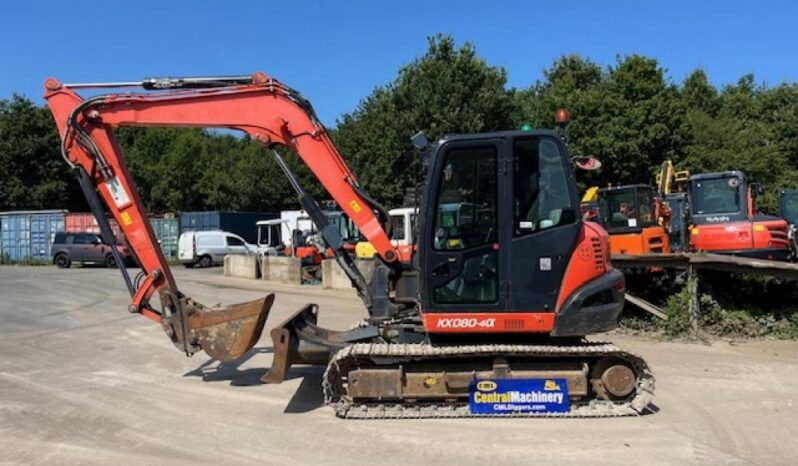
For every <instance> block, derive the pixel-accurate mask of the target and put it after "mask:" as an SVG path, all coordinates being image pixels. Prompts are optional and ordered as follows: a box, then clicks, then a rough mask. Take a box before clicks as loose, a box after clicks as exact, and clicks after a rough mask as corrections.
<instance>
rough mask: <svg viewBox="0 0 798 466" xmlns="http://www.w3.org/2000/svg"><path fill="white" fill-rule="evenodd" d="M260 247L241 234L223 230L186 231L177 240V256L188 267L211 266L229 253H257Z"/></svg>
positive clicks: (218, 262)
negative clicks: (245, 239)
mask: <svg viewBox="0 0 798 466" xmlns="http://www.w3.org/2000/svg"><path fill="white" fill-rule="evenodd" d="M257 252H258V248H257V247H256V246H254V245H252V244H249V243H247V242H246V241H244V239H243V238H241V237H240V236H238V235H236V234H233V233H228V232H226V231H221V230H212V231H186V232H184V233H182V234H181V235H180V238H179V239H178V241H177V258H178V260H180V263H182V264H183V265H185V266H186V267H188V268H191V267H194V266H195V265H199V266H200V267H210V266H212V265H214V264H221V263H222V262H224V256H226V255H228V254H250V253H252V254H255V253H257Z"/></svg>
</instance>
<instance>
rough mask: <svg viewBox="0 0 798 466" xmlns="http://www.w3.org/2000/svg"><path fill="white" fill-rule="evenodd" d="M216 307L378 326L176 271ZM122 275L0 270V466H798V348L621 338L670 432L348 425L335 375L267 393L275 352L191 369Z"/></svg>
mask: <svg viewBox="0 0 798 466" xmlns="http://www.w3.org/2000/svg"><path fill="white" fill-rule="evenodd" d="M176 275H177V279H178V283H179V284H180V286H181V289H182V290H183V291H184V292H185V293H186V294H188V295H189V296H192V297H194V298H195V299H197V300H198V301H200V302H202V303H204V304H207V305H211V304H215V303H216V302H220V301H221V302H224V303H233V302H240V301H244V300H249V299H254V298H256V297H258V296H261V295H262V294H263V293H265V292H268V291H274V292H276V293H277V300H276V302H275V306H274V309H273V311H272V315H271V316H270V318H269V322H268V323H267V328H268V327H271V326H273V325H276V324H277V323H279V322H280V321H281V320H282V319H283V318H284V317H285V316H286V315H287V314H288V313H290V312H292V311H293V310H295V309H297V308H298V307H299V306H301V305H303V304H305V303H307V302H316V303H318V304H319V305H320V306H321V319H320V321H321V322H320V323H321V324H323V325H326V326H330V327H334V328H345V327H347V326H348V325H349V324H350V323H351V322H353V321H354V320H356V319H358V318H360V317H362V316H363V310H362V307H361V305H360V302H359V301H358V300H357V298H356V297H355V296H354V294H353V293H348V292H332V291H323V290H319V289H316V288H311V287H295V286H286V285H274V284H269V283H264V282H260V281H254V280H245V279H231V278H225V277H223V276H222V275H221V270H220V269H210V270H183V269H182V268H181V269H179V270H176ZM126 302H127V296H126V291H125V289H124V286H123V284H122V281H121V279H120V277H119V275H118V273H117V272H116V271H113V270H106V269H92V268H85V269H80V268H78V269H70V270H58V269H55V268H52V267H13V266H11V267H0V463H2V464H19V463H26V464H31V463H37V464H42V463H47V464H54V463H57V464H107V463H111V462H114V463H122V464H133V463H135V464H142V463H143V462H147V463H149V464H183V463H201V464H204V463H209V464H210V463H215V464H218V463H225V464H248V463H261V464H263V463H266V464H367V463H380V464H419V463H421V464H439V463H441V462H444V463H445V464H458V465H469V464H477V465H485V464H530V463H532V462H536V463H540V464H548V465H552V464H581V465H584V464H631V463H637V464H762V465H765V464H767V465H771V464H795V461H796V458H798V441H796V439H798V343H797V342H779V341H756V342H745V343H740V344H737V345H731V344H729V343H727V342H717V343H714V344H712V345H711V346H706V345H701V344H686V343H669V342H660V341H655V340H652V339H647V338H640V337H626V336H623V337H622V336H617V335H609V336H604V337H605V338H608V339H612V340H613V341H615V342H616V343H618V344H619V345H621V346H623V347H626V348H628V349H630V350H632V351H634V352H636V353H638V354H641V355H643V356H644V357H645V358H646V359H647V360H648V361H649V364H650V365H651V366H652V368H653V369H654V371H655V373H656V376H657V392H656V398H655V403H656V407H655V408H656V410H657V412H656V413H655V414H650V415H646V416H641V417H633V418H621V419H564V420H558V419H455V420H397V421H344V420H340V419H337V418H336V417H335V416H334V415H333V412H332V409H331V408H330V407H327V406H324V405H323V404H322V400H321V390H320V383H321V369H316V368H295V369H293V370H292V372H291V373H290V380H288V381H286V382H285V383H283V384H282V385H273V386H267V385H259V384H258V383H257V382H258V379H259V377H260V376H261V374H263V373H264V372H265V370H266V368H268V367H269V364H270V360H271V354H270V351H271V348H270V343H271V342H270V341H269V339H268V336H267V335H268V334H267V333H266V334H264V337H263V339H262V340H261V341H260V343H259V344H258V346H257V347H256V349H255V350H253V352H252V353H251V355H250V356H249V357H248V358H247V359H246V360H245V361H244V362H243V363H242V364H240V365H238V366H235V365H219V364H217V363H215V362H213V361H209V360H208V358H207V357H205V356H203V355H197V356H195V357H193V358H186V357H184V356H183V355H181V354H180V352H179V351H177V350H176V349H175V348H174V347H173V346H172V345H171V343H170V342H169V340H168V339H167V338H166V336H165V335H164V334H163V331H162V330H161V329H160V327H159V326H158V325H155V324H153V323H152V322H150V321H148V320H147V319H144V318H141V317H139V316H133V315H129V314H128V313H127V312H126Z"/></svg>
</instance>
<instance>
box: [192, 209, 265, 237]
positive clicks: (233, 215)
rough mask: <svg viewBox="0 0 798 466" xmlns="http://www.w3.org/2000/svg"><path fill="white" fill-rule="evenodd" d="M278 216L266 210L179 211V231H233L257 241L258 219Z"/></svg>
mask: <svg viewBox="0 0 798 466" xmlns="http://www.w3.org/2000/svg"><path fill="white" fill-rule="evenodd" d="M275 218H280V214H272V213H266V212H220V211H218V210H214V211H207V212H180V233H183V232H185V231H208V230H224V231H229V232H230V233H235V234H237V235H238V236H240V237H242V238H244V240H246V241H247V242H248V243H252V244H255V243H256V242H257V241H258V228H257V227H256V226H255V223H256V222H258V221H260V220H272V219H275Z"/></svg>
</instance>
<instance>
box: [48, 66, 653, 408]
mask: <svg viewBox="0 0 798 466" xmlns="http://www.w3.org/2000/svg"><path fill="white" fill-rule="evenodd" d="M108 87H110V88H118V87H141V88H144V89H145V90H151V91H155V93H153V94H136V93H120V94H107V95H99V96H95V97H91V98H89V99H85V100H84V99H83V98H82V97H80V96H79V95H78V94H76V93H75V90H76V89H81V88H108ZM45 91H46V94H45V98H46V99H47V100H48V103H49V105H50V108H51V110H52V113H53V116H54V118H55V121H56V124H57V125H58V128H59V132H60V134H61V137H62V153H63V156H64V159H65V160H66V161H67V163H68V164H69V165H70V166H71V167H72V168H73V170H74V171H75V173H76V175H77V176H78V179H79V181H80V185H81V188H82V190H83V192H84V194H85V196H86V198H87V200H88V202H89V205H90V207H91V209H92V212H93V213H94V215H95V217H96V218H97V220H98V223H99V224H100V228H101V231H102V233H103V237H104V238H105V240H106V241H108V242H110V241H113V238H112V233H111V229H110V226H109V225H108V221H107V218H106V215H105V209H107V210H108V212H109V213H110V214H111V215H112V216H113V217H114V218H115V219H116V220H117V222H118V223H119V225H120V228H121V229H122V231H123V233H124V235H125V241H126V242H127V243H128V245H129V248H130V249H131V251H132V252H133V253H134V255H135V258H136V260H137V262H138V263H139V264H140V265H141V272H140V273H139V275H138V276H137V277H136V278H135V280H131V278H130V276H129V275H128V272H127V270H126V269H125V268H124V266H122V267H120V270H121V272H122V275H123V277H124V279H125V282H126V284H127V287H128V290H129V291H130V294H131V303H130V306H129V308H128V310H129V311H130V312H131V313H138V314H141V315H142V316H144V317H147V318H149V319H152V320H154V321H156V322H158V323H160V325H161V326H162V327H163V329H164V331H165V332H166V334H167V336H168V337H169V338H170V339H171V340H172V342H173V343H174V344H175V346H176V347H178V348H179V349H180V350H181V351H183V352H184V353H185V354H186V355H189V356H190V355H192V354H194V353H196V352H198V351H200V350H202V351H205V353H207V354H208V355H209V356H210V357H211V358H213V359H216V360H219V361H232V360H235V359H238V358H240V357H241V356H243V355H244V354H246V353H247V352H248V351H249V350H251V349H252V348H253V347H254V345H255V344H257V342H258V340H259V339H260V336H261V333H262V331H263V328H264V325H265V322H266V320H267V317H268V314H269V310H270V309H271V306H272V304H273V302H274V299H275V297H274V295H272V294H269V295H267V296H265V297H264V298H262V299H258V300H254V301H250V302H247V303H242V304H236V305H231V306H217V307H212V308H209V307H205V306H203V305H201V304H199V303H197V302H195V301H193V300H192V299H190V298H188V297H186V296H185V295H184V294H183V293H181V292H180V291H179V290H178V288H177V286H176V283H175V280H174V277H173V276H172V274H171V272H170V270H169V266H168V264H167V262H166V260H165V259H164V257H163V254H162V253H161V250H160V248H159V247H158V242H157V239H156V238H155V234H154V232H153V230H152V228H151V226H150V224H149V221H147V216H146V210H145V209H144V206H143V203H142V201H141V199H140V197H139V195H138V193H137V191H136V188H135V184H134V182H133V179H132V176H131V174H130V172H129V170H128V167H127V165H126V163H125V160H124V157H123V156H122V154H121V150H120V148H119V147H118V144H117V143H116V140H115V138H114V135H113V130H114V129H115V128H118V127H121V126H142V127H147V126H182V127H216V128H227V129H233V130H240V131H243V132H246V133H247V134H249V135H250V136H251V137H252V138H253V139H254V140H256V141H259V142H261V143H262V144H264V145H265V146H266V147H268V148H269V149H272V150H271V151H270V152H271V155H272V156H273V157H274V160H275V162H276V163H277V165H278V166H279V167H280V169H281V170H282V171H283V173H284V175H285V176H286V177H287V179H288V181H289V183H290V184H291V186H292V187H293V189H294V190H295V192H296V194H297V199H298V201H299V203H300V204H301V205H302V207H303V208H304V209H305V210H306V211H307V213H308V215H309V217H310V218H311V220H313V221H314V223H315V224H316V226H317V228H318V230H319V231H320V232H321V234H322V236H323V238H324V241H325V243H326V244H327V245H329V246H330V248H331V249H332V251H333V252H334V255H335V259H336V262H337V263H338V265H339V266H340V267H341V268H342V269H343V270H344V272H345V273H346V275H347V276H348V277H349V279H350V281H351V283H352V286H353V288H355V290H356V291H357V293H358V296H359V297H360V298H361V300H362V301H363V304H364V305H365V307H366V309H367V311H368V318H366V319H365V320H364V321H363V322H359V323H358V324H356V325H354V326H353V327H352V328H350V329H349V330H345V331H333V330H329V329H325V328H322V327H320V326H318V324H317V322H318V308H317V306H316V305H314V304H308V305H306V306H305V307H303V308H302V309H300V310H298V311H297V312H296V313H295V314H294V315H292V316H290V317H289V318H288V319H286V320H285V321H284V322H283V323H282V324H280V325H279V326H277V327H275V328H274V329H272V330H271V338H272V341H273V347H274V358H273V362H272V366H271V368H270V370H269V371H268V373H266V374H265V375H264V376H263V378H262V382H264V383H280V382H282V381H283V380H284V379H285V378H286V374H287V372H288V371H289V370H290V368H291V366H292V365H297V364H299V365H316V366H325V367H326V369H325V371H324V378H323V387H322V389H323V391H324V396H325V399H326V400H327V402H328V403H330V404H332V405H333V406H334V407H335V411H336V413H337V415H338V416H341V417H345V418H399V417H453V416H457V417H459V416H468V415H475V412H474V411H473V409H472V407H473V406H472V404H473V403H474V402H476V401H475V400H476V397H477V395H475V391H474V387H475V386H477V387H479V386H480V384H483V386H486V385H484V383H483V382H486V381H487V382H489V383H488V385H492V384H495V383H496V382H501V381H507V380H509V381H529V380H531V381H537V382H541V381H545V383H546V387H548V386H549V384H551V386H552V387H556V390H555V389H554V388H552V390H554V391H555V392H556V393H549V394H546V395H545V396H547V397H555V398H556V396H559V397H560V399H559V400H558V401H559V402H562V401H563V399H562V398H566V397H567V401H569V403H568V404H566V405H564V406H565V407H566V408H567V409H566V410H565V411H558V412H548V411H545V412H544V411H536V410H534V409H533V410H515V409H514V408H513V409H510V410H505V411H503V414H501V415H510V416H538V415H542V416H622V415H631V414H640V413H643V412H645V410H646V409H647V407H648V405H649V402H650V401H651V399H652V396H653V390H654V378H653V375H652V373H651V371H650V370H649V368H648V366H647V365H646V363H645V362H644V361H643V360H642V359H641V358H640V357H638V356H636V355H633V354H631V353H628V352H626V351H623V350H621V349H619V348H617V347H616V346H614V345H612V344H610V343H597V342H591V341H588V340H586V339H585V338H584V337H585V335H590V334H596V333H600V332H603V331H606V330H609V329H611V328H614V327H615V325H616V323H617V317H618V314H619V312H620V310H621V306H622V304H623V293H624V288H625V285H624V280H623V275H622V274H621V273H620V272H618V271H617V270H614V269H613V268H612V265H611V264H610V262H609V242H608V237H607V233H606V232H605V231H604V230H602V229H601V227H600V226H598V225H596V224H592V223H589V222H582V221H581V220H580V219H579V218H578V216H577V215H576V212H577V210H578V205H579V203H578V199H579V198H578V194H577V190H576V182H575V178H574V175H573V169H572V167H571V163H572V160H571V158H570V156H569V155H568V151H567V148H566V145H565V141H564V140H563V139H562V137H561V136H560V135H559V134H557V133H555V132H553V131H546V130H536V131H515V132H496V133H485V134H475V135H457V136H447V137H446V138H444V139H442V140H441V141H439V142H438V143H437V144H436V145H435V147H434V149H431V150H428V149H427V148H426V147H421V146H419V147H418V148H419V149H420V150H421V151H422V154H424V156H423V158H424V165H425V166H426V167H428V168H427V181H426V183H425V185H424V189H423V193H422V194H421V196H420V198H421V202H422V203H421V205H420V206H419V208H418V209H417V211H418V212H419V220H418V234H417V235H414V236H416V237H417V238H418V242H417V244H416V245H415V246H414V247H412V248H411V249H410V253H409V255H407V254H399V252H398V250H397V248H396V247H395V246H394V245H393V244H392V243H391V239H390V227H389V225H388V224H387V220H388V218H389V217H388V215H387V213H386V211H385V209H384V208H383V207H382V206H381V205H380V204H379V203H378V202H377V201H376V200H374V199H373V198H371V197H370V196H369V195H368V193H366V191H365V190H364V189H363V188H362V187H361V186H360V185H359V184H358V182H357V180H356V177H355V175H354V173H352V171H351V170H350V169H349V167H348V166H347V164H346V162H345V161H344V160H343V158H342V157H341V155H340V154H339V153H338V151H337V149H336V148H335V145H334V144H333V142H332V140H331V139H330V138H329V136H328V134H327V132H326V130H325V128H324V127H323V125H322V124H321V123H320V121H319V120H318V118H317V117H316V114H315V112H314V111H313V108H312V107H311V105H310V103H309V102H308V101H307V100H306V99H304V97H302V96H301V94H299V93H298V92H297V91H295V90H293V89H291V88H289V87H288V86H285V85H284V84H282V83H280V82H279V81H276V80H273V79H271V78H269V77H268V76H266V75H265V74H263V73H255V74H254V75H252V76H251V77H247V76H232V77H207V78H159V79H148V80H144V81H141V82H132V83H88V84H72V85H70V84H66V85H65V84H62V83H60V82H59V81H57V80H55V79H48V80H47V82H46V83H45ZM413 140H414V144H415V143H416V142H418V141H422V140H423V141H426V140H425V138H423V137H418V135H416V136H414V138H413ZM423 145H424V144H422V146H423ZM275 146H282V147H286V148H289V149H291V150H292V151H293V152H295V153H296V154H298V155H299V157H300V158H301V159H302V161H303V162H304V163H305V164H306V165H307V166H308V167H309V168H310V170H311V172H312V173H313V174H314V175H315V176H316V178H317V179H318V180H319V181H320V183H321V184H322V185H323V186H324V188H325V189H326V190H327V192H328V193H329V194H330V195H331V197H332V198H333V199H335V201H336V202H337V203H338V205H339V206H341V208H342V210H343V212H344V214H346V215H347V217H348V218H349V219H351V220H352V222H353V223H354V224H355V225H357V227H358V229H359V230H360V231H361V232H362V233H363V235H364V236H365V237H366V239H367V240H368V241H369V242H370V243H371V244H372V245H373V246H374V248H375V250H376V252H377V257H376V258H375V261H376V262H375V263H376V266H375V271H374V274H373V276H372V277H371V279H370V280H366V279H365V278H364V276H363V275H362V274H361V272H360V271H359V270H358V268H357V267H356V266H355V264H354V262H353V260H352V258H351V257H350V255H349V254H348V252H347V251H346V250H345V248H344V246H343V241H342V240H341V237H340V235H339V234H338V232H337V230H336V229H335V228H334V227H333V226H332V225H330V224H329V222H328V221H327V219H326V217H325V216H324V214H323V213H322V211H321V209H320V207H319V205H318V203H316V201H315V200H314V199H313V197H312V196H310V194H308V193H307V192H306V191H305V190H304V189H303V188H302V186H300V184H299V182H298V179H297V177H296V176H295V174H294V173H293V172H292V171H291V169H290V168H289V166H288V164H287V163H286V162H285V160H284V159H283V156H282V154H280V153H279V152H278V151H277V150H274V148H275ZM595 166H598V164H596V165H595ZM117 262H118V263H120V264H121V263H122V262H121V261H117ZM155 296H157V297H158V298H159V299H160V304H161V305H160V306H157V305H156V303H155V302H154V300H153V298H154V297H155ZM560 384H565V387H564V388H563V387H560ZM480 390H481V389H480ZM547 390H548V389H547ZM480 393H481V394H480V395H479V396H480V397H481V398H480V400H481V401H484V402H485V403H493V404H496V403H495V400H500V399H501V398H500V397H499V395H498V394H495V393H494V394H490V393H488V392H484V393H482V392H480ZM557 393H558V394H559V395H557ZM530 396H531V395H530ZM535 396H538V395H535ZM496 397H499V398H496ZM477 401H478V400H477ZM535 409H537V408H535ZM479 415H482V414H479Z"/></svg>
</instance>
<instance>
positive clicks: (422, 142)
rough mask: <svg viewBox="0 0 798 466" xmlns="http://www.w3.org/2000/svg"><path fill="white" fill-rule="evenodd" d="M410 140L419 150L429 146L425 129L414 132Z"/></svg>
mask: <svg viewBox="0 0 798 466" xmlns="http://www.w3.org/2000/svg"><path fill="white" fill-rule="evenodd" d="M410 141H412V142H413V147H415V148H416V149H418V150H424V149H426V148H427V146H429V139H427V136H426V135H425V134H424V132H423V131H419V132H418V133H416V134H414V135H413V137H411V138H410Z"/></svg>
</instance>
